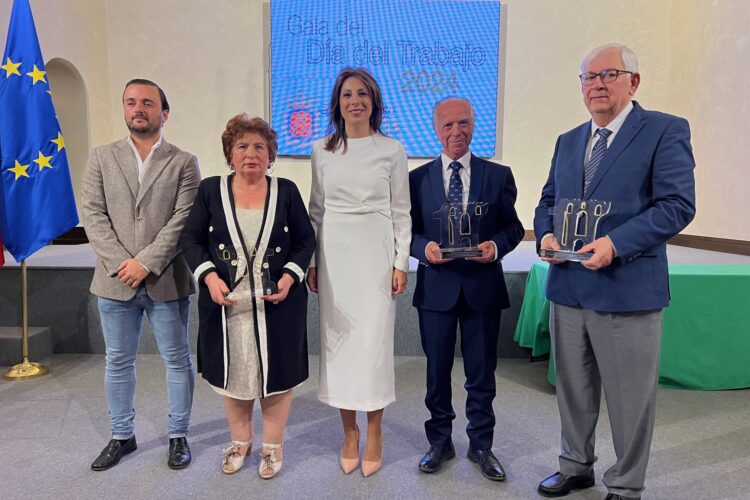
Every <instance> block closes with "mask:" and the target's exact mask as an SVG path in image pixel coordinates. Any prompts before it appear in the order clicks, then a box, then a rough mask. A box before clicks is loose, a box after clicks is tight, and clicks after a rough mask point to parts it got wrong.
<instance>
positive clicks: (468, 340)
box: [409, 97, 524, 481]
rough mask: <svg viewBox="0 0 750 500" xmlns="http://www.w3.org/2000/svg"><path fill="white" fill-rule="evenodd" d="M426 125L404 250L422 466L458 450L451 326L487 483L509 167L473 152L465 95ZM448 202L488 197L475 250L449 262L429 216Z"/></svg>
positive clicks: (507, 237)
mask: <svg viewBox="0 0 750 500" xmlns="http://www.w3.org/2000/svg"><path fill="white" fill-rule="evenodd" d="M433 126H434V128H435V132H436V134H437V136H438V138H439V139H440V143H441V144H442V146H443V152H442V154H441V156H440V158H437V159H435V160H434V161H431V162H429V163H427V164H425V165H422V166H421V167H419V168H417V169H415V170H413V171H412V172H411V173H410V175H409V188H410V192H411V218H412V232H413V238H412V244H411V254H412V256H414V257H415V258H417V259H418V260H419V263H420V265H419V269H418V271H417V286H416V289H415V291H414V299H413V305H414V307H416V308H417V311H418V312H419V331H420V336H421V339H422V348H423V349H424V352H425V355H426V356H427V394H426V396H425V404H426V405H427V409H428V410H429V411H430V419H429V420H427V421H426V422H425V431H426V433H427V440H428V441H429V443H430V449H429V451H428V452H427V453H426V454H425V456H424V457H423V458H422V460H421V461H420V462H419V469H420V470H421V471H423V472H435V471H437V470H438V469H440V467H441V466H442V465H443V463H444V462H445V460H448V459H450V458H453V457H454V456H455V450H454V447H453V441H452V439H451V430H452V422H453V419H455V418H456V414H455V413H454V411H453V406H452V404H451V369H452V367H453V357H454V347H455V345H456V328H457V326H458V325H460V326H461V353H462V355H463V360H464V373H465V375H466V384H465V387H466V391H467V397H466V416H467V418H468V420H469V424H468V425H467V428H466V433H467V434H468V436H469V445H470V448H469V451H468V453H467V456H468V458H469V459H470V460H471V461H473V462H475V463H477V464H479V467H480V471H481V472H482V474H483V475H484V476H485V477H486V478H488V479H491V480H493V481H502V480H504V479H505V471H504V470H503V468H502V465H500V462H499V461H498V460H497V458H496V457H495V456H494V455H493V453H492V439H493V432H494V427H495V414H494V412H493V410H492V400H493V399H494V398H495V367H496V365H497V338H498V331H499V328H500V311H501V309H503V308H507V307H508V306H509V301H508V291H507V289H506V288H505V280H504V278H503V268H502V264H501V262H500V259H501V258H502V257H503V256H505V255H506V254H507V253H508V252H510V251H511V250H513V249H514V248H515V247H516V245H518V243H519V242H520V241H521V239H522V238H523V234H524V230H523V227H522V226H521V222H520V221H519V220H518V216H517V215H516V210H515V208H514V204H515V201H516V185H515V182H514V180H513V175H512V174H511V171H510V169H509V168H508V167H505V166H502V165H498V164H496V163H492V162H489V161H486V160H483V159H481V158H477V157H476V156H474V155H472V154H471V151H470V150H469V144H471V137H472V134H473V132H474V109H473V106H472V105H471V102H469V101H468V100H466V99H462V98H457V97H451V98H448V99H444V100H442V101H440V102H438V103H437V104H436V105H435V108H434V112H433ZM448 201H452V202H454V203H462V204H463V205H464V207H465V206H466V205H467V204H468V203H470V202H482V203H487V205H486V207H487V210H486V214H484V215H483V216H482V217H481V218H480V219H479V222H478V235H479V241H480V242H481V243H479V244H478V248H479V249H481V251H482V255H481V256H479V257H467V258H465V259H464V258H456V259H449V258H444V256H443V255H442V254H441V250H440V246H439V244H438V242H440V241H441V235H440V224H439V222H438V221H436V220H434V219H433V214H434V213H435V212H438V211H439V210H440V209H441V206H442V205H443V204H445V203H447V202H448Z"/></svg>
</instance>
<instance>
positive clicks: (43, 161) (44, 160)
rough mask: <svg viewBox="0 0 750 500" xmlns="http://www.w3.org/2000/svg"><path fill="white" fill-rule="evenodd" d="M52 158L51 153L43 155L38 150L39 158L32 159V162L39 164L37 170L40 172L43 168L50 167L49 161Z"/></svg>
mask: <svg viewBox="0 0 750 500" xmlns="http://www.w3.org/2000/svg"><path fill="white" fill-rule="evenodd" d="M51 159H52V155H50V156H44V155H43V154H42V152H41V151H39V158H37V159H36V160H34V163H36V164H37V165H39V171H40V172H41V171H42V169H43V168H45V167H46V168H52V165H50V163H49V161H50V160H51Z"/></svg>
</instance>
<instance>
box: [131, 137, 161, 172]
mask: <svg viewBox="0 0 750 500" xmlns="http://www.w3.org/2000/svg"><path fill="white" fill-rule="evenodd" d="M162 137H163V136H162V135H161V134H159V140H157V141H156V143H154V145H153V146H151V151H149V152H148V156H146V159H145V160H141V155H140V153H138V148H136V147H135V142H133V138H132V137H131V136H128V144H130V147H131V148H133V153H135V161H136V165H137V166H138V182H141V179H143V172H144V171H145V170H146V167H147V166H148V163H149V162H150V161H151V157H152V156H153V155H154V151H156V148H158V147H159V146H161V140H162Z"/></svg>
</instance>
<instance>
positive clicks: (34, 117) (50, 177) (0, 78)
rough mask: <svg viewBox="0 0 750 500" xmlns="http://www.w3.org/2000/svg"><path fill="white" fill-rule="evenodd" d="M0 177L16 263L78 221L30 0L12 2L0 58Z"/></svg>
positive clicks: (5, 226) (5, 231) (6, 233)
mask: <svg viewBox="0 0 750 500" xmlns="http://www.w3.org/2000/svg"><path fill="white" fill-rule="evenodd" d="M0 180H1V181H2V188H3V192H4V195H5V203H4V204H3V205H0V223H1V224H0V227H2V239H3V243H4V244H5V247H6V248H7V249H8V250H9V251H10V253H11V254H12V255H13V258H15V259H16V260H17V261H18V262H20V261H22V260H24V259H26V258H27V257H28V256H29V255H31V254H32V253H34V252H36V251H37V250H39V249H40V248H41V247H43V246H44V245H46V244H47V243H49V242H50V241H51V240H52V239H54V238H56V237H58V236H60V235H61V234H62V233H64V232H66V231H68V230H70V229H72V228H73V227H75V226H76V224H78V214H77V213H76V205H75V198H74V197H73V186H72V184H71V182H70V171H69V170H68V158H67V156H66V154H65V142H64V140H63V136H62V133H61V132H60V125H59V123H58V121H57V116H56V115H55V108H54V106H53V104H52V95H51V94H50V89H49V83H48V82H47V76H46V71H45V66H44V60H43V59H42V51H41V49H40V48H39V39H38V38H37V36H36V28H35V27H34V18H33V17H32V16H31V7H30V6H29V0H15V1H14V2H13V12H12V14H11V17H10V27H9V28H8V40H7V42H6V44H5V52H4V53H3V58H2V60H1V61H0ZM2 198H3V197H2V195H0V200H2Z"/></svg>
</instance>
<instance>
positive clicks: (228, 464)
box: [221, 439, 253, 474]
mask: <svg viewBox="0 0 750 500" xmlns="http://www.w3.org/2000/svg"><path fill="white" fill-rule="evenodd" d="M245 446H247V451H246V452H245V453H244V454H242V453H241V452H240V450H241V449H242V448H243V447H245ZM252 448H253V440H252V439H251V440H250V441H232V444H230V445H229V448H225V449H224V457H223V459H222V462H221V470H222V472H224V474H234V473H235V472H237V471H239V470H240V469H241V468H242V466H243V465H245V457H246V456H248V455H250V450H252Z"/></svg>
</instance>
